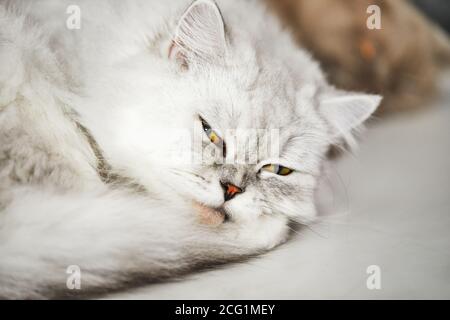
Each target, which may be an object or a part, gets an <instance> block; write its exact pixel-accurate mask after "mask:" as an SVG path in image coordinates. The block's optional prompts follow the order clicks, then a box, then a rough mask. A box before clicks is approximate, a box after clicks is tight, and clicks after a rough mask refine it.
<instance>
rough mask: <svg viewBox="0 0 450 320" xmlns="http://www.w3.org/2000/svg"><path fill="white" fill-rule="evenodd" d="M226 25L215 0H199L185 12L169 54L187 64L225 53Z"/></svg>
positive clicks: (207, 60)
mask: <svg viewBox="0 0 450 320" xmlns="http://www.w3.org/2000/svg"><path fill="white" fill-rule="evenodd" d="M225 50H226V39H225V25H224V22H223V18H222V15H221V13H220V10H219V8H218V7H217V5H216V4H215V3H214V1H212V0H196V1H194V3H192V4H191V5H190V7H189V8H188V9H187V10H186V11H185V12H184V14H183V15H182V17H181V19H180V21H179V22H178V26H177V27H176V29H175V33H174V36H173V38H172V44H171V46H170V48H169V53H168V55H169V57H170V58H171V59H175V60H177V61H178V62H179V63H181V64H182V65H184V66H189V63H191V62H192V61H193V60H197V61H200V62H211V61H214V60H215V59H217V58H218V57H221V56H223V55H224V54H225Z"/></svg>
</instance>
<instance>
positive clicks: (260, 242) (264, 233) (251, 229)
mask: <svg viewBox="0 0 450 320" xmlns="http://www.w3.org/2000/svg"><path fill="white" fill-rule="evenodd" d="M288 222H289V221H288V219H287V218H285V217H281V216H271V215H261V216H259V217H258V218H256V219H255V220H252V221H239V222H230V224H235V227H236V235H237V239H238V240H239V242H242V243H243V245H244V246H246V247H248V248H251V249H256V250H269V249H272V248H274V247H276V246H278V245H280V244H282V243H283V242H285V241H286V240H287V239H288V236H289V225H288Z"/></svg>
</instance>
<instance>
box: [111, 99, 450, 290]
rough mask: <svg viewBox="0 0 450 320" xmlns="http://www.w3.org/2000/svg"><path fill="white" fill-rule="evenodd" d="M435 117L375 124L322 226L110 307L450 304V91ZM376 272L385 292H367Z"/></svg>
mask: <svg viewBox="0 0 450 320" xmlns="http://www.w3.org/2000/svg"><path fill="white" fill-rule="evenodd" d="M445 95H446V96H444V97H443V98H442V99H441V100H440V101H437V102H436V103H435V105H434V106H433V107H430V108H424V110H423V111H421V112H418V113H413V114H401V115H397V116H394V117H391V118H389V119H384V120H382V121H373V122H372V125H371V126H370V128H369V130H368V131H367V132H366V133H365V135H364V139H363V140H362V141H361V148H360V150H359V151H357V152H356V153H355V155H354V156H351V155H349V156H345V157H343V158H341V159H340V160H339V161H337V162H336V163H335V164H334V165H333V168H332V169H331V170H329V173H328V174H327V177H328V178H327V179H326V180H325V183H324V187H323V188H322V189H323V190H322V191H321V192H320V199H319V202H320V203H321V207H322V208H321V212H322V213H323V214H324V218H323V222H321V223H318V224H317V225H314V226H312V227H311V228H310V229H304V230H300V232H299V234H298V235H296V236H295V237H294V238H293V239H292V240H291V241H290V242H289V243H287V244H285V245H283V246H281V247H279V248H278V249H276V250H274V251H272V252H270V253H269V254H267V255H265V256H262V257H260V258H258V259H254V260H251V261H249V262H246V263H244V264H240V265H230V266H225V267H224V268H222V269H220V270H214V271H209V272H202V273H198V274H195V275H192V276H190V277H188V278H186V279H184V280H182V281H179V282H172V283H164V284H157V285H149V286H146V287H142V288H138V289H135V290H131V291H128V292H124V293H120V294H115V295H111V296H108V297H107V298H133V299H302V298H329V299H335V298H344V299H345V298H363V299H367V298H375V299H379V298H382V299H391V298H400V299H402V298H411V299H419V298H425V299H427V298H438V299H439V298H446V299H450V90H447V93H446V94H445ZM369 265H377V266H379V267H380V271H381V289H379V290H376V289H375V290H369V289H368V288H367V285H366V280H367V278H368V276H369V275H368V274H367V273H366V269H367V267H368V266H369Z"/></svg>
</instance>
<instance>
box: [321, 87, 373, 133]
mask: <svg viewBox="0 0 450 320" xmlns="http://www.w3.org/2000/svg"><path fill="white" fill-rule="evenodd" d="M381 99H382V97H381V96H378V95H370V94H362V93H352V92H344V91H340V90H333V93H332V94H327V95H324V96H322V97H320V98H319V112H320V114H321V115H322V116H323V117H324V118H325V119H326V120H327V122H328V124H329V126H330V132H331V134H332V137H331V138H332V139H336V138H346V137H349V136H350V135H351V131H352V130H353V129H356V128H357V127H358V126H360V125H361V124H362V123H363V122H364V121H366V120H367V119H368V118H369V117H370V116H371V115H372V114H373V113H374V112H375V110H376V109H377V108H378V106H379V104H380V102H381Z"/></svg>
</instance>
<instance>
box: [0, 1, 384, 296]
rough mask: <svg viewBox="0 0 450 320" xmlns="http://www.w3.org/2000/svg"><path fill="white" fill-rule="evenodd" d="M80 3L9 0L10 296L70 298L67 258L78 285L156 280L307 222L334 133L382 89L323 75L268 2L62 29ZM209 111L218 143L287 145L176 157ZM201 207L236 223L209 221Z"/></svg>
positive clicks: (121, 5)
mask: <svg viewBox="0 0 450 320" xmlns="http://www.w3.org/2000/svg"><path fill="white" fill-rule="evenodd" d="M72 3H73V1H71V2H70V3H69V2H67V3H66V2H65V1H43V2H32V1H23V2H22V1H20V2H18V1H11V2H7V1H0V70H1V73H0V178H1V180H0V210H1V211H0V257H1V260H0V296H1V297H9V298H17V297H32V298H34V297H52V296H55V295H61V294H63V295H64V294H70V293H71V292H70V291H69V290H68V289H67V287H66V279H67V276H68V275H67V274H66V269H67V267H68V266H70V265H77V266H79V267H80V269H81V273H82V280H81V281H82V292H92V290H94V291H95V290H106V289H109V288H118V287H120V286H122V285H124V284H127V283H129V282H130V281H133V279H136V277H138V278H140V279H145V280H146V281H157V280H160V279H162V278H164V277H168V276H173V275H177V274H180V273H184V272H186V271H189V270H192V269H193V268H195V267H198V266H205V265H212V264H215V263H220V262H225V261H230V260H235V259H238V258H241V257H245V256H249V255H253V254H257V253H260V252H263V251H264V250H267V249H270V248H272V247H274V246H276V245H277V244H279V243H281V242H283V241H284V240H285V239H286V237H287V234H288V226H287V225H288V222H289V221H290V220H296V221H300V222H308V221H311V220H312V219H313V218H314V215H315V209H314V189H315V186H316V183H317V178H318V176H319V175H320V170H321V160H322V158H323V157H324V155H325V152H326V150H327V148H328V146H329V144H330V143H332V142H334V141H337V140H338V139H341V137H342V136H344V137H346V138H349V137H350V131H351V130H352V129H353V128H355V127H356V126H358V125H359V124H361V122H362V121H364V120H365V119H366V118H367V117H368V116H370V114H371V113H372V112H373V111H374V110H375V108H376V106H377V105H378V103H379V98H378V97H375V96H369V95H362V94H352V95H347V94H345V93H344V92H340V91H337V90H335V89H334V88H332V87H330V86H328V85H327V83H326V81H325V79H324V77H323V75H322V73H321V71H320V69H319V67H318V65H317V64H316V63H315V62H314V61H313V60H312V59H311V58H310V57H309V56H308V55H307V54H305V53H304V52H302V51H300V50H298V49H297V48H296V47H295V45H294V44H293V42H292V41H291V39H290V37H289V36H288V35H286V34H284V33H282V31H281V29H280V28H279V26H278V24H277V23H276V21H275V20H274V19H273V18H272V17H270V16H268V15H267V14H266V13H265V12H264V9H263V8H262V7H261V6H260V4H259V3H258V1H220V2H219V7H220V11H219V10H218V9H217V7H216V5H215V4H214V3H213V2H211V1H208V0H203V1H202V0H200V1H196V2H195V3H194V4H192V5H191V6H190V1H184V0H180V1H174V2H170V5H169V4H168V2H167V1H163V0H152V1H95V2H94V1H78V2H76V3H77V5H78V6H79V8H80V9H81V29H75V30H70V29H68V28H66V20H67V18H68V17H69V15H68V14H66V9H67V7H68V5H69V4H72ZM222 16H223V19H224V20H222ZM223 21H224V22H225V26H224V23H223ZM199 118H201V119H203V118H205V120H206V121H208V123H209V124H211V126H212V127H213V128H214V130H217V132H221V133H222V134H221V135H223V137H222V138H224V140H225V142H231V141H229V140H228V139H225V131H226V130H227V129H252V128H253V129H263V130H269V129H275V130H278V132H279V135H280V148H281V149H280V150H281V154H280V155H279V157H277V158H273V157H272V158H271V157H269V155H268V154H267V153H264V152H263V153H261V154H259V156H258V158H257V161H256V163H240V164H236V163H231V164H217V160H218V159H217V157H225V149H223V150H222V151H220V152H219V151H218V152H217V154H214V155H211V156H209V157H206V159H203V160H202V162H200V163H198V162H197V163H196V162H192V161H188V162H186V163H185V162H179V161H176V160H174V159H173V153H174V152H176V151H177V150H179V149H180V148H182V147H183V145H182V143H184V141H180V137H181V138H182V137H183V135H180V132H184V133H185V134H186V136H190V135H192V136H193V137H195V135H196V134H198V131H200V134H203V132H202V128H201V126H202V124H201V121H200V120H199ZM198 129H200V130H198ZM235 134H236V133H235ZM265 134H266V133H261V135H260V134H259V133H258V139H262V138H263V137H264V135H265ZM227 138H228V136H227ZM187 141H189V139H188V140H187ZM201 146H202V148H205V147H208V141H206V142H205V141H203V142H202V144H201ZM213 147H214V146H213ZM188 149H189V152H190V153H191V154H194V155H195V154H196V152H197V151H198V150H192V148H188ZM221 152H222V153H221ZM255 152H256V150H255V149H253V148H252V147H250V148H247V149H245V148H244V149H242V150H241V149H239V148H238V147H236V148H234V147H233V145H232V144H231V143H227V149H226V153H227V156H229V155H230V154H231V155H234V154H240V153H244V154H248V155H251V154H253V153H255ZM274 162H276V163H277V164H280V165H282V166H285V167H289V168H290V169H292V170H293V172H292V173H291V174H289V175H286V176H281V175H276V174H274V173H273V172H271V173H269V172H267V170H266V169H264V168H266V167H264V166H267V165H268V164H270V163H274ZM277 168H278V167H277ZM279 168H281V166H280V167H279ZM224 185H227V186H228V191H229V190H239V193H242V194H237V196H235V194H234V193H233V198H232V199H231V197H230V198H229V199H227V194H225V195H224V191H223V190H222V189H223V186H224ZM230 186H232V187H233V188H235V189H230V188H231V187H230ZM236 186H239V187H236ZM228 191H227V192H228ZM234 196H235V197H234ZM224 197H225V200H224ZM227 200H229V201H227ZM199 207H201V208H207V210H206V212H207V213H208V214H209V213H210V214H212V215H214V214H219V215H223V214H226V215H227V216H228V217H229V218H230V219H229V221H226V222H223V223H222V222H221V221H220V220H219V222H220V223H218V224H217V223H216V224H214V225H211V224H206V225H205V224H204V223H201V222H200V221H201V219H199V212H200V214H202V213H201V212H203V213H204V212H205V211H204V210H203V209H199ZM210 208H212V209H210ZM216 208H220V210H219V209H217V210H216Z"/></svg>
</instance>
